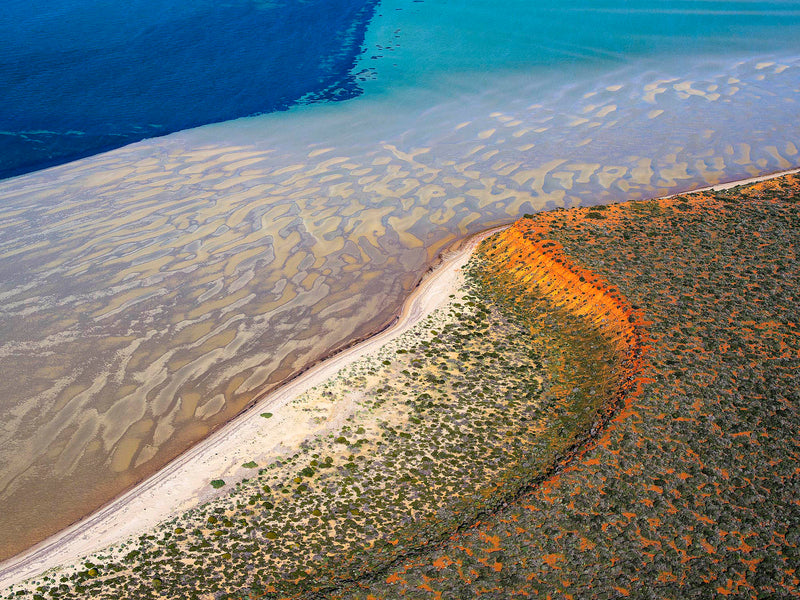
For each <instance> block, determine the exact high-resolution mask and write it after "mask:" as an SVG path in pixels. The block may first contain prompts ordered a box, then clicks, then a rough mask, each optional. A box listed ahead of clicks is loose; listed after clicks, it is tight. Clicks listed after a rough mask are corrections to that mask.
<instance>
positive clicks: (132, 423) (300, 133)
mask: <svg viewBox="0 0 800 600" xmlns="http://www.w3.org/2000/svg"><path fill="white" fill-rule="evenodd" d="M712 4H713V6H714V7H716V8H713V10H717V9H720V10H721V9H722V8H724V6H727V5H722V4H720V5H717V4H716V3H709V4H708V6H709V7H711V6H712ZM449 6H450V5H444V4H426V3H412V4H410V5H408V4H403V5H402V6H400V3H398V5H397V6H395V5H394V4H391V3H384V4H383V5H381V7H380V9H379V10H378V13H379V16H377V17H376V19H375V20H374V21H373V23H372V25H371V28H370V29H369V30H368V31H367V33H366V40H367V44H368V46H367V49H368V51H367V52H366V53H365V54H364V55H363V56H362V59H361V61H360V63H359V64H358V65H356V67H355V70H356V72H357V73H359V77H360V78H361V79H362V80H363V81H362V82H361V85H362V86H363V89H364V91H365V94H364V95H363V96H361V97H360V98H357V99H355V100H351V101H349V102H344V103H336V104H327V105H314V106H304V107H298V108H297V109H295V110H293V111H289V112H288V113H276V114H271V115H264V116H260V117H254V118H249V119H240V120H238V121H232V122H227V123H221V124H216V125H210V126H207V127H203V128H199V129H195V130H189V131H184V132H179V133H175V134H173V135H170V136H167V137H163V138H158V139H153V140H145V141H142V142H139V143H136V144H133V145H129V146H126V147H124V148H120V149H118V150H114V151H112V152H109V153H107V154H103V155H98V156H94V157H90V158H86V159H83V160H80V161H77V162H74V163H70V164H67V165H63V166H60V167H55V168H52V169H48V170H45V171H39V172H36V173H32V174H29V175H26V176H23V177H18V178H14V179H9V180H6V181H2V182H0V201H1V203H0V302H1V303H2V304H0V332H1V333H0V340H1V341H2V344H1V345H0V382H2V383H0V386H2V388H1V389H0V397H1V398H2V404H0V506H2V507H3V509H4V510H3V511H2V512H1V513H0V524H2V527H0V556H8V555H10V554H12V553H13V552H16V551H18V550H21V549H22V548H24V547H25V546H26V545H29V544H30V543H33V542H35V541H36V540H38V539H41V538H42V537H44V536H45V535H47V534H49V533H52V532H53V531H55V530H56V529H57V528H59V527H61V526H63V525H64V524H66V523H68V522H69V521H70V520H72V519H75V518H78V517H80V516H81V515H83V514H85V513H86V512H87V511H88V510H90V509H91V508H92V507H96V506H97V505H99V504H100V503H102V502H104V501H106V500H107V499H109V498H111V497H112V496H113V495H115V494H117V493H119V492H120V491H121V490H123V489H124V488H125V487H127V486H129V485H130V484H131V483H133V482H134V481H135V480H137V479H138V478H141V477H143V476H145V475H146V474H147V473H149V472H152V471H153V470H155V469H156V468H158V466H160V465H162V464H164V463H165V462H166V461H167V460H169V459H170V458H171V457H173V456H175V455H176V453H178V452H180V451H181V450H182V449H184V448H186V447H187V446H188V445H190V444H191V443H192V442H194V441H197V440H198V439H200V438H202V437H203V436H204V435H206V434H207V433H208V432H209V431H210V430H211V429H213V428H214V427H216V426H218V425H219V424H221V423H223V422H224V421H226V420H228V419H229V418H230V417H232V416H233V415H234V414H236V413H237V412H239V411H240V410H241V409H242V408H243V407H244V406H246V405H247V404H248V403H250V402H252V401H253V399H254V398H256V397H257V396H258V395H259V394H261V393H263V392H264V391H265V390H267V389H269V388H270V387H272V386H274V385H276V384H277V383H279V382H280V381H282V380H284V379H285V378H286V377H288V376H290V375H291V374H292V373H295V372H297V371H298V370H299V369H301V368H302V367H303V366H304V365H307V364H308V363H310V362H312V361H314V360H317V359H318V358H320V357H322V356H324V355H325V354H327V353H329V352H330V351H331V349H333V348H336V347H339V346H341V345H342V344H345V343H347V342H348V341H350V340H353V339H355V338H357V337H359V336H363V335H366V334H367V333H369V332H370V331H373V330H374V329H376V328H377V327H379V326H381V325H382V324H384V323H385V322H387V320H389V319H390V318H391V317H392V315H393V314H394V312H395V311H396V310H397V308H398V307H399V305H400V303H401V301H402V299H403V298H404V297H405V296H406V295H407V294H408V292H409V290H410V289H412V287H413V286H414V285H415V283H416V282H417V281H418V279H419V277H420V276H421V274H422V273H423V272H424V270H425V269H426V267H427V266H428V265H429V264H430V262H431V261H432V260H433V259H434V258H435V257H436V256H437V255H438V253H439V252H441V251H442V249H444V248H446V247H447V245H448V244H450V243H452V242H453V241H454V240H456V239H458V238H461V237H463V236H465V235H467V234H469V233H472V232H475V231H478V230H481V229H484V228H486V227H489V226H492V225H495V224H499V223H506V222H509V221H512V220H514V219H515V218H516V217H517V216H520V215H521V214H523V213H526V212H535V211H538V210H542V209H544V208H554V207H567V206H575V205H587V204H588V205H591V204H598V203H608V202H614V201H618V200H622V199H628V198H644V197H651V196H656V195H663V194H667V193H671V192H676V191H680V190H684V189H688V188H691V187H695V186H699V185H704V184H709V183H717V182H720V181H727V180H732V179H736V178H740V177H744V176H748V175H755V174H760V173H765V172H770V171H776V170H780V169H785V168H789V167H793V166H796V165H797V164H798V162H800V161H799V160H798V146H800V125H798V123H797V118H796V116H797V114H800V110H799V109H800V107H798V98H799V97H800V95H799V94H798V91H800V52H796V51H794V50H793V49H792V48H791V43H790V42H788V41H786V35H785V29H782V28H781V27H779V25H781V24H784V25H786V26H787V27H788V26H789V25H791V23H792V19H796V15H794V14H793V12H792V11H788V9H787V8H786V6H788V5H786V4H781V3H776V4H775V5H774V6H775V7H776V9H775V10H783V11H788V12H787V15H785V18H783V19H782V21H781V22H779V23H778V25H774V26H773V25H772V24H771V23H772V22H773V21H774V19H773V17H772V16H770V15H767V16H768V17H769V23H770V24H769V25H768V26H767V25H764V26H763V27H762V28H761V29H757V31H758V32H759V33H764V31H771V30H772V29H775V31H777V32H778V33H775V34H774V35H771V37H770V38H768V39H767V38H764V39H762V38H761V37H756V38H755V39H754V40H753V39H750V38H749V37H748V36H746V35H744V34H742V33H737V31H739V30H741V31H747V23H748V22H749V21H752V20H753V18H752V15H748V14H739V15H738V17H737V19H738V20H735V22H736V23H737V24H738V25H737V27H738V28H739V29H737V28H736V27H731V26H729V25H724V24H717V25H716V26H712V27H710V28H709V29H708V36H707V37H702V36H700V37H699V38H695V33H694V32H693V30H691V28H690V29H689V31H688V33H686V32H684V33H683V34H682V33H680V30H679V31H678V32H676V33H674V34H673V36H672V37H671V38H669V37H668V38H667V39H666V40H665V39H662V38H663V37H664V35H665V34H663V33H657V32H660V31H662V30H661V26H662V25H663V24H664V23H665V21H664V19H666V18H667V17H668V15H667V16H665V15H664V14H660V13H653V12H652V11H647V12H646V13H633V15H634V16H633V17H630V19H632V21H631V22H632V23H634V22H635V23H638V21H637V19H644V21H646V22H647V23H649V24H650V29H651V31H650V30H648V29H647V27H644V26H640V27H638V28H637V32H638V33H637V35H636V36H634V37H632V38H631V39H632V41H631V44H632V45H633V48H632V49H627V46H626V45H625V42H624V39H625V38H624V36H623V35H622V32H621V31H620V32H618V35H617V37H616V38H615V37H614V36H613V35H612V36H610V38H609V39H611V40H612V41H615V43H616V44H617V45H618V46H619V47H617V46H614V45H613V44H612V43H611V41H606V42H605V45H603V43H601V41H602V40H601V41H597V40H594V41H592V40H593V39H594V38H591V35H590V34H593V32H596V31H600V29H598V24H597V23H596V22H595V21H592V20H591V19H590V20H589V22H588V23H587V22H584V21H583V20H582V19H583V16H582V15H583V13H582V12H581V11H579V10H576V9H577V8H579V7H577V5H572V6H571V7H570V6H567V7H562V8H560V9H558V10H556V9H555V8H552V9H549V10H551V12H552V11H556V13H557V14H558V15H559V18H558V19H556V22H557V23H561V22H562V19H563V13H564V12H565V11H567V9H570V11H571V12H577V14H576V15H575V16H574V20H575V22H576V23H583V25H582V28H581V31H582V32H583V34H584V35H585V36H589V37H588V38H587V39H586V40H583V41H581V40H582V38H580V36H577V37H575V38H573V39H571V42H570V44H572V45H571V46H570V47H571V48H572V50H571V51H570V52H571V53H568V54H567V56H568V58H563V57H562V59H561V60H559V52H562V53H563V48H562V46H559V45H558V44H557V39H558V37H559V34H558V31H559V30H558V28H555V29H548V28H546V27H544V25H543V24H542V23H541V22H539V21H537V20H536V19H535V18H534V15H531V14H527V13H525V11H523V10H522V9H521V8H520V7H519V6H517V7H515V6H513V5H511V4H509V5H508V7H507V8H508V13H507V14H506V13H503V14H502V15H500V14H497V15H494V14H493V13H491V14H490V13H487V12H486V11H485V10H484V11H483V12H481V11H480V10H477V9H476V10H475V11H473V12H471V13H470V15H471V16H470V17H469V18H470V19H471V20H469V22H468V23H464V22H462V21H463V19H466V18H467V16H462V17H463V19H462V18H461V17H460V18H458V19H457V18H455V17H453V15H452V14H451V9H450V8H449ZM735 6H736V10H737V11H738V12H742V10H743V9H742V7H743V6H750V5H749V4H747V5H743V4H742V3H735ZM770 6H773V5H770ZM720 7H722V8H720ZM394 8H403V10H402V11H395V10H393V9H394ZM729 8H730V7H729ZM709 10H712V9H711V8H710V9H709ZM726 10H727V9H726ZM520 11H522V12H520ZM494 12H497V11H494ZM729 12H730V11H729ZM765 12H766V13H770V11H769V10H768V11H765ZM458 14H459V15H460V14H461V13H458ZM537 14H538V13H537ZM570 14H571V13H570ZM592 14H594V13H592ZM597 14H599V15H600V16H602V18H604V19H609V18H611V17H610V16H609V14H611V15H615V14H617V13H614V12H613V11H612V12H611V13H604V12H599V13H597ZM448 15H450V16H449V17H448ZM681 15H682V16H680V15H679V16H680V18H681V19H684V20H685V21H686V22H687V23H692V22H696V20H697V19H698V18H700V16H702V17H703V20H708V19H709V18H710V17H711V15H707V14H702V15H694V14H692V13H690V14H686V15H683V13H681ZM489 16H492V17H493V18H494V19H496V20H493V19H489V18H488V17H489ZM724 16H726V17H728V16H731V15H724ZM734 16H736V15H734ZM501 17H502V18H501ZM675 18H678V16H676V17H675ZM515 19H516V20H518V21H520V23H522V25H525V24H526V23H527V26H525V27H523V26H522V25H520V23H516V24H515V26H514V27H511V26H510V23H511V22H513V21H515ZM525 19H528V21H527V22H526V21H525ZM648 19H649V20H648ZM487 21H488V22H487ZM434 22H435V23H438V24H439V28H438V29H435V31H436V33H437V35H436V36H431V35H429V34H430V32H431V31H434V29H431V26H432V25H431V24H432V23H434ZM557 23H556V24H557ZM714 23H717V22H716V21H714ZM724 23H728V21H724ZM423 25H424V26H425V27H423ZM675 25H676V27H677V24H675ZM756 25H757V23H756ZM551 26H553V27H554V25H553V24H552V23H551ZM562 26H563V23H562ZM480 27H484V32H485V34H486V35H485V36H483V37H481V36H478V35H477V33H476V32H479V31H481V29H480ZM503 27H505V31H511V32H512V34H511V35H507V36H501V33H502V31H503V29H502V28H503ZM542 28H544V29H547V31H549V32H550V33H549V34H548V35H549V36H550V37H547V38H546V40H545V41H544V42H540V41H536V40H539V38H535V39H534V38H531V37H529V36H527V35H525V34H524V32H526V31H536V32H539V31H540V30H541V29H542ZM770 28H772V29H770ZM398 30H399V32H398ZM409 30H410V31H411V33H404V32H406V31H409ZM465 31H466V32H469V33H470V34H471V35H469V36H466V35H457V34H459V33H461V34H463V33H464V32H465ZM595 35H598V36H600V37H601V38H602V37H603V35H601V34H600V33H595ZM782 35H783V37H781V36H782ZM396 36H400V37H399V38H398V37H396ZM498 36H500V37H498ZM501 37H502V39H506V37H507V38H508V40H509V41H508V48H507V49H506V50H500V49H498V48H499V47H500V46H502V44H499V42H498V40H499V39H501ZM720 39H722V41H723V42H724V44H721V43H720V42H719V40H720ZM392 40H395V41H394V42H392ZM398 40H399V41H398ZM456 40H457V41H458V43H456V44H455V47H454V46H453V43H454V41H456ZM532 40H533V41H532ZM547 40H549V41H547ZM686 40H689V41H691V40H695V42H694V47H693V45H692V43H689V42H687V41H686ZM390 42H391V44H393V45H394V46H396V45H397V44H398V43H399V44H400V47H399V48H395V50H394V52H395V53H396V54H392V53H391V52H390V51H389V50H387V48H389V47H390ZM451 42H453V43H451ZM678 42H681V43H683V42H685V43H684V44H683V47H684V50H685V53H683V54H681V55H680V56H677V57H675V56H673V55H672V54H671V53H667V49H669V48H671V46H672V45H673V44H675V43H678ZM537 44H538V45H537ZM770 44H772V48H773V49H772V50H770V49H769V47H768V46H769V45H770ZM723 45H724V48H722V46H723ZM378 46H380V48H378ZM578 46H580V47H582V48H584V50H585V51H584V54H585V55H586V56H582V55H581V56H578V57H576V56H574V54H575V52H574V50H575V48H576V47H578ZM462 47H466V48H467V50H469V51H466V50H464V49H463V48H462ZM540 47H541V48H543V50H542V51H541V60H540V61H538V62H537V61H536V60H534V59H535V58H536V57H538V56H539V55H538V54H537V53H536V48H540ZM612 47H613V48H616V50H614V52H612V50H611V48H612ZM487 48H488V49H490V50H491V51H487ZM586 48H594V51H593V52H588V50H586ZM434 49H438V50H436V52H434ZM715 49H716V51H714V50H715ZM379 51H380V52H379ZM432 52H434V55H433V56H432V55H431V53H432ZM504 52H505V53H504ZM693 52H694V53H695V54H693ZM610 54H613V56H610ZM373 56H376V57H377V58H374V59H373V58H372V57H373ZM515 57H516V58H515ZM367 65H371V66H367ZM371 68H375V69H376V70H375V71H374V72H373V71H371V70H370V69H371ZM54 490H58V492H59V493H58V494H54V493H53V491H54Z"/></svg>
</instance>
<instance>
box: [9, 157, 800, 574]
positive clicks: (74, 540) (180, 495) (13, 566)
mask: <svg viewBox="0 0 800 600" xmlns="http://www.w3.org/2000/svg"><path fill="white" fill-rule="evenodd" d="M798 172H800V169H792V170H787V171H780V172H776V173H772V174H768V175H763V176H757V177H751V178H748V179H743V180H736V181H732V182H727V183H721V184H716V185H713V186H707V187H704V188H700V189H694V190H688V191H686V192H681V193H682V194H685V193H693V192H703V191H709V190H713V191H719V190H723V189H730V188H733V187H736V186H738V185H746V184H749V183H755V182H759V181H766V180H769V179H773V178H776V177H780V176H783V175H787V174H792V173H798ZM675 195H679V194H671V195H670V196H664V197H665V198H668V197H672V196H675ZM504 228H505V227H494V228H491V229H489V230H486V231H483V232H481V233H477V234H475V235H473V236H470V237H467V238H462V239H459V240H456V241H454V242H453V244H452V245H451V246H450V249H448V250H445V251H444V252H442V253H441V254H440V255H439V257H438V258H437V259H435V260H434V261H433V264H432V266H431V267H430V268H429V269H428V271H426V273H425V274H424V275H423V277H422V279H421V280H420V282H419V283H418V284H417V286H416V287H415V288H414V290H413V291H412V293H411V295H410V296H409V297H408V299H407V300H406V301H405V302H404V304H403V306H402V308H401V311H400V314H399V315H397V316H395V317H394V318H393V319H391V320H390V321H389V323H388V325H386V326H385V327H383V328H382V329H380V330H378V331H377V332H375V333H374V334H372V335H370V336H369V337H367V338H366V339H363V340H360V341H357V342H354V343H352V344H350V345H348V346H346V347H344V348H341V349H338V350H335V351H334V352H333V353H332V354H331V355H329V356H328V357H326V358H324V359H322V360H320V361H318V362H317V363H316V364H313V365H310V366H309V367H307V368H306V369H304V370H302V371H300V372H299V373H298V374H297V375H296V376H295V377H293V378H292V379H290V380H288V381H286V382H284V383H283V384H281V385H280V386H279V387H277V388H275V389H273V390H271V391H270V392H267V393H266V394H265V396H264V397H262V398H260V399H259V400H257V401H256V402H254V403H253V405H251V406H250V407H249V408H247V409H246V410H245V411H243V412H241V413H239V415H237V416H236V417H234V419H232V420H231V421H229V422H228V423H226V424H225V425H223V426H222V427H220V428H219V429H217V430H216V431H214V432H212V433H211V435H210V436H209V437H207V438H206V439H205V440H202V441H201V442H199V443H198V444H197V445H196V446H194V447H192V448H190V449H189V450H187V451H186V452H184V453H183V454H181V455H180V456H179V457H177V458H176V459H174V460H173V461H172V462H170V463H169V464H168V465H167V466H165V467H163V468H162V469H160V470H159V471H157V472H156V473H154V474H153V475H151V476H150V477H148V478H147V479H145V480H143V481H142V482H140V483H138V484H137V485H136V486H134V487H133V488H131V489H130V490H129V491H127V492H126V493H124V494H122V495H121V496H118V497H117V498H115V499H114V500H112V501H111V502H110V503H108V504H107V505H105V506H104V507H102V508H100V509H99V510H97V511H95V512H94V513H92V514H91V515H89V516H88V517H86V518H84V519H82V520H80V521H77V522H76V523H74V524H72V525H70V526H69V527H67V528H66V529H64V530H62V531H61V532H59V533H57V534H55V535H54V536H51V537H50V538H48V539H46V540H44V541H43V542H40V543H39V544H37V545H35V546H33V547H32V548H30V549H28V550H26V551H25V552H23V553H21V554H18V555H16V556H14V557H12V558H10V559H8V560H6V561H4V562H3V563H0V588H2V589H5V588H7V587H8V586H11V585H14V584H16V583H19V582H21V581H23V580H24V579H27V578H30V577H33V576H36V575H39V574H41V573H43V572H44V571H47V570H49V569H51V568H54V567H57V566H59V565H62V564H64V563H67V562H70V561H74V560H76V559H78V558H80V557H82V556H84V555H86V554H89V553H91V552H96V551H98V550H101V549H103V548H105V547H107V546H109V545H111V544H114V543H117V542H120V541H122V540H124V539H125V538H128V537H131V536H133V535H136V534H139V533H142V532H143V531H145V530H147V529H149V528H150V527H152V526H154V525H155V524H157V523H158V522H161V521H163V520H165V519H167V518H169V517H170V516H173V515H176V514H179V513H181V512H183V511H185V510H188V509H190V508H192V507H193V506H197V505H198V504H201V503H202V502H204V501H206V500H208V499H210V498H211V497H213V496H216V495H221V494H220V493H218V492H217V493H215V492H214V491H213V490H212V489H211V487H210V485H209V481H210V479H213V478H216V477H217V476H219V475H220V474H221V473H224V474H225V475H226V476H227V477H229V478H230V479H229V481H228V484H229V486H230V484H232V483H235V481H236V480H237V478H238V479H239V480H241V479H242V478H243V477H245V476H246V475H247V473H246V472H242V468H241V467H240V466H239V465H240V463H241V460H239V459H240V457H241V456H242V454H241V452H242V449H241V446H242V440H249V441H250V442H251V443H252V442H253V441H258V435H256V434H257V433H259V432H260V433H262V434H263V433H264V432H270V431H274V430H277V429H280V428H281V427H282V426H283V422H282V421H281V420H280V415H278V414H277V413H276V417H278V418H275V419H274V420H271V421H265V420H264V419H262V418H261V417H260V416H259V413H260V411H263V410H264V409H271V410H278V409H280V408H281V407H283V406H285V405H287V404H288V403H289V402H291V401H292V400H293V399H294V398H296V397H297V395H299V394H301V393H302V392H303V391H305V390H306V389H309V388H311V387H313V386H315V385H318V384H319V383H322V382H323V381H324V380H325V379H327V378H328V377H330V376H332V375H333V374H335V373H336V372H337V371H338V370H339V369H341V368H343V367H344V366H346V365H347V364H349V363H350V362H352V361H353V360H356V359H357V358H359V357H360V356H363V355H364V354H366V353H368V352H370V351H372V350H374V349H377V348H379V347H380V346H381V345H382V344H384V343H385V341H387V340H388V339H391V338H392V337H394V336H396V335H400V334H401V333H403V332H404V331H405V330H407V329H408V328H410V327H411V326H413V325H414V324H415V323H416V322H418V321H419V320H420V319H421V318H423V317H424V316H425V315H426V314H428V313H429V312H431V311H432V310H433V309H435V308H436V307H437V306H438V303H440V302H441V301H442V299H444V300H446V299H447V295H448V294H449V293H452V292H451V291H450V289H451V288H452V285H454V282H455V281H456V280H457V278H458V271H459V269H460V267H461V266H462V265H463V264H464V263H465V262H466V260H468V259H469V256H471V254H472V251H473V249H474V248H475V247H476V246H477V244H478V243H479V242H480V241H481V240H482V239H484V238H485V237H488V236H489V235H491V234H492V233H494V232H496V231H499V230H501V229H504ZM448 277H449V278H448ZM248 436H249V437H248ZM226 447H229V449H228V451H227V453H226V450H225V448H226ZM219 455H222V458H219ZM228 473H237V474H236V475H229V474H228ZM230 489H231V488H230V487H226V488H223V493H224V492H225V491H227V490H230ZM148 509H149V510H148ZM145 513H146V514H145Z"/></svg>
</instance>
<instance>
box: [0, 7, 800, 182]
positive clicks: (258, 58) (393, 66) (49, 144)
mask: <svg viewBox="0 0 800 600" xmlns="http://www.w3.org/2000/svg"><path fill="white" fill-rule="evenodd" d="M376 15H377V16H378V17H379V18H376ZM798 32H800V2H798V1H797V0H762V1H756V0H626V1H624V2H623V1H621V0H224V1H222V0H218V1H213V0H127V1H125V2H119V1H118V0H6V2H4V3H2V6H0V178H2V177H9V176H12V175H16V174H21V173H25V172H28V171H33V170H37V169H41V168H44V167H47V166H50V165H55V164H59V163H63V162H67V161H70V160H73V159H76V158H80V157H83V156H87V155H91V154H95V153H98V152H101V151H104V150H108V149H111V148H114V147H119V146H122V145H125V144H128V143H130V142H133V141H137V140H140V139H143V138H148V137H154V136H158V135H164V134H167V133H170V132H174V131H179V130H182V129H187V128H190V127H195V126H198V125H203V124H207V123H214V122H220V121H227V120H231V119H236V118H238V117H243V116H248V115H254V114H259V113H269V112H275V111H280V110H285V109H287V108H290V107H291V106H294V105H297V104H298V103H313V102H320V101H323V102H324V101H332V100H344V99H350V98H353V97H355V96H357V95H359V94H361V93H362V88H363V91H364V92H365V93H366V94H367V95H373V96H375V95H380V94H387V93H388V94H392V93H393V92H394V90H397V89H400V88H405V89H409V88H421V89H428V88H432V87H440V88H443V89H444V90H445V91H446V92H447V91H448V90H454V91H457V90H458V89H461V88H463V87H464V86H466V87H470V88H472V89H480V88H481V83H482V81H483V79H484V78H489V77H490V76H491V75H493V74H495V73H497V72H498V71H506V70H512V71H520V70H521V71H524V72H526V73H529V74H531V76H532V77H550V76H555V79H556V80H558V81H556V82H555V84H556V85H559V86H560V85H565V86H568V85H570V84H571V80H572V79H573V78H575V77H577V75H578V74H580V73H585V72H586V71H587V70H589V71H592V70H598V69H600V70H602V69H606V68H613V67H614V66H619V65H624V64H627V63H629V62H631V61H634V60H636V59H638V58H641V57H647V58H649V59H653V58H655V59H656V60H657V61H660V62H661V64H665V65H669V64H673V65H674V64H677V65H680V64H681V62H682V61H686V60H687V59H691V60H693V61H695V62H696V60H697V57H698V56H701V57H707V58H708V59H709V60H714V57H726V56H731V55H733V56H747V55H748V54H750V53H767V54H769V53H770V52H783V53H785V52H787V51H788V52H800V34H798ZM487 80H488V79H487Z"/></svg>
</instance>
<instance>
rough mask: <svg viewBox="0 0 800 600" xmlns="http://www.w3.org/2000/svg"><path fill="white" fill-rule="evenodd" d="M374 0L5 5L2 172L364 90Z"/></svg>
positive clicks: (0, 48) (27, 1)
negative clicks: (362, 66) (357, 74)
mask: <svg viewBox="0 0 800 600" xmlns="http://www.w3.org/2000/svg"><path fill="white" fill-rule="evenodd" d="M376 2H377V0H301V1H298V0H275V1H273V0H228V1H209V0H191V1H187V0H155V1H154V0H125V1H124V2H119V1H118V0H80V1H77V0H10V1H9V0H6V2H4V3H3V6H2V8H0V91H1V93H0V177H8V176H11V175H16V174H20V173H24V172H27V171H32V170H36V169H40V168H43V167H46V166H50V165H54V164H59V163H63V162H67V161H69V160H72V159H76V158H79V157H82V156H87V155H90V154H95V153H97V152H101V151H103V150H107V149H110V148H114V147H118V146H122V145H124V144H127V143H130V142H133V141H137V140H140V139H143V138H146V137H153V136H157V135H163V134H166V133H170V132H173V131H178V130H181V129H186V128H189V127H194V126H197V125H202V124H206V123H212V122H217V121H224V120H228V119H234V118H237V117H242V116H246V115H252V114H257V113H264V112H272V111H277V110H284V109H286V108H288V107H289V106H291V105H292V104H294V103H296V102H298V101H299V100H301V99H302V100H304V101H313V100H340V99H346V98H351V97H353V96H354V95H357V94H358V93H359V88H358V86H357V82H356V81H355V79H354V78H353V77H352V75H351V70H352V68H353V65H354V63H355V60H356V58H357V55H358V54H359V52H360V49H361V46H362V43H363V39H364V31H365V28H366V26H367V25H368V23H369V21H370V18H371V17H372V14H373V12H374V8H375V5H376Z"/></svg>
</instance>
